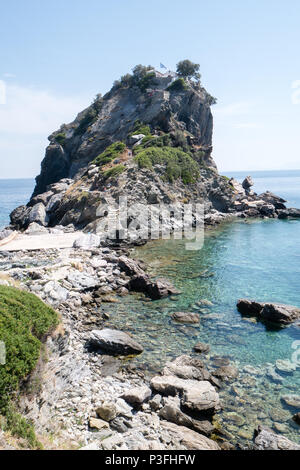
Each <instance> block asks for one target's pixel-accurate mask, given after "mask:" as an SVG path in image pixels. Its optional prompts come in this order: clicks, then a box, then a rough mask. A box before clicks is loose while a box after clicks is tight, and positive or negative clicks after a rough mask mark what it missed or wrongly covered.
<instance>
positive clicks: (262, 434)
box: [254, 426, 300, 450]
mask: <svg viewBox="0 0 300 470" xmlns="http://www.w3.org/2000/svg"><path fill="white" fill-rule="evenodd" d="M254 449H255V450H300V445H298V444H296V443H295V442H292V441H290V440H289V439H287V438H286V437H284V436H280V435H278V434H275V433H274V432H273V431H271V430H270V429H268V428H265V427H263V426H258V428H257V429H256V430H255V433H254Z"/></svg>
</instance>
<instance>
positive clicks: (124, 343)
mask: <svg viewBox="0 0 300 470" xmlns="http://www.w3.org/2000/svg"><path fill="white" fill-rule="evenodd" d="M89 342H90V344H91V345H92V346H93V347H94V348H98V349H101V350H103V351H107V352H108V353H110V354H114V355H124V356H127V355H129V354H141V353H142V352H143V350H144V349H143V347H142V346H141V345H140V344H139V343H137V342H136V341H134V340H133V339H132V338H131V337H130V336H129V335H128V334H127V333H124V332H123V331H117V330H111V329H109V328H105V329H103V330H93V331H91V334H90V340H89Z"/></svg>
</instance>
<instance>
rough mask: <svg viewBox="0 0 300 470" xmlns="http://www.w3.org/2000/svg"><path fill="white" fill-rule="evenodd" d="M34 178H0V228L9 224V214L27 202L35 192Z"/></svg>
mask: <svg viewBox="0 0 300 470" xmlns="http://www.w3.org/2000/svg"><path fill="white" fill-rule="evenodd" d="M33 188H34V179H6V180H3V179H0V230H1V229H2V228H4V227H5V226H7V225H8V224H9V214H10V213H11V211H12V210H14V209H15V208H16V207H18V206H21V205H22V204H26V203H27V202H28V200H29V198H30V196H31V194H32V192H33Z"/></svg>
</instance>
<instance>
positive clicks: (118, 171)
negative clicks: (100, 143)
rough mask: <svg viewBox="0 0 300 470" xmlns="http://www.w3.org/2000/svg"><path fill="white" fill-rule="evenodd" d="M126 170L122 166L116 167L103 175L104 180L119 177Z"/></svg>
mask: <svg viewBox="0 0 300 470" xmlns="http://www.w3.org/2000/svg"><path fill="white" fill-rule="evenodd" d="M125 170H126V167H125V166H124V165H116V166H113V167H112V168H109V170H107V171H105V172H104V173H103V176H104V178H106V179H108V178H112V177H114V178H115V177H116V176H119V175H121V173H123V172H124V171H125Z"/></svg>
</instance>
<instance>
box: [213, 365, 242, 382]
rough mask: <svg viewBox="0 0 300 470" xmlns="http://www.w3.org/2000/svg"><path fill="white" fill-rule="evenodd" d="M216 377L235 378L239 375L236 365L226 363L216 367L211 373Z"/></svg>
mask: <svg viewBox="0 0 300 470" xmlns="http://www.w3.org/2000/svg"><path fill="white" fill-rule="evenodd" d="M213 375H215V376H216V377H218V378H220V379H235V378H236V377H238V375H239V371H238V369H237V367H235V366H232V365H228V366H221V367H218V369H216V370H215V371H214V373H213Z"/></svg>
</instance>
